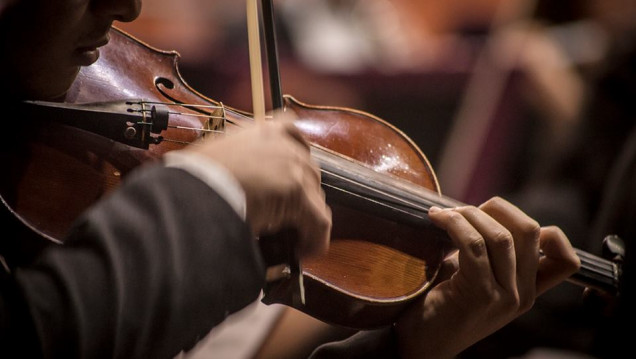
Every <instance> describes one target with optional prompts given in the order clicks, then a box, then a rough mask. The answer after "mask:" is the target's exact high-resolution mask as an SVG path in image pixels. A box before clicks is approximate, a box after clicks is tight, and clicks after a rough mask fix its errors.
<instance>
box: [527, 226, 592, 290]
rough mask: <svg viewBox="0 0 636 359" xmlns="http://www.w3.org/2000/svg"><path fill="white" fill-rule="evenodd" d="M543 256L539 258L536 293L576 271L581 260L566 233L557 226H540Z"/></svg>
mask: <svg viewBox="0 0 636 359" xmlns="http://www.w3.org/2000/svg"><path fill="white" fill-rule="evenodd" d="M539 241H540V247H541V251H542V252H543V254H544V255H543V256H542V257H541V258H540V259H539V269H538V272H537V293H538V294H541V293H544V292H545V291H546V290H548V289H550V288H552V287H554V286H555V285H557V284H559V283H561V282H562V281H563V280H565V279H567V278H568V277H569V276H571V275H572V274H574V273H576V272H577V271H578V270H579V269H580V268H581V260H580V259H579V257H578V256H577V255H576V252H575V251H574V248H572V245H571V243H570V241H569V240H568V239H567V237H566V235H565V234H564V233H563V231H561V229H559V228H558V227H554V226H550V227H544V228H541V233H540V237H539Z"/></svg>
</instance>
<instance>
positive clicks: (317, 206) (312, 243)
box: [298, 194, 332, 257]
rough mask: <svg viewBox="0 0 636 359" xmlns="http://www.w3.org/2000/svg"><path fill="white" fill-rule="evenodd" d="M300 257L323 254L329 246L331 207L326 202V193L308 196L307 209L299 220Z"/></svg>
mask: <svg viewBox="0 0 636 359" xmlns="http://www.w3.org/2000/svg"><path fill="white" fill-rule="evenodd" d="M298 225H299V228H300V230H299V235H300V245H299V248H298V255H299V256H300V257H305V256H310V255H316V254H323V253H325V252H327V250H328V248H329V240H330V238H331V225H332V218H331V209H330V208H329V206H328V205H327V204H326V203H325V199H324V195H322V196H318V195H316V194H312V195H310V196H308V197H307V204H306V206H305V211H303V213H302V214H301V218H299V220H298Z"/></svg>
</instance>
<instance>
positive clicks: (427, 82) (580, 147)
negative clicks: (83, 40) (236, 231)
mask: <svg viewBox="0 0 636 359" xmlns="http://www.w3.org/2000/svg"><path fill="white" fill-rule="evenodd" d="M274 9H275V14H276V26H277V38H278V47H279V59H280V75H281V82H282V89H283V93H285V94H289V95H292V96H294V97H295V98H297V99H298V100H300V101H302V102H305V103H309V104H315V105H328V106H343V107H349V108H354V109H357V110H362V111H366V112H369V113H371V114H374V115H376V116H378V117H380V118H382V119H384V120H386V121H388V122H389V123H391V124H393V125H395V126H396V127H398V128H399V129H401V130H402V131H404V133H406V134H407V135H408V136H409V137H410V138H411V139H413V141H415V143H416V144H417V145H419V147H420V148H421V149H422V151H423V152H424V153H425V154H426V155H427V157H428V159H429V160H430V162H431V165H432V166H433V168H434V169H435V171H436V173H437V176H438V180H439V182H440V185H441V189H442V192H443V193H444V194H445V195H448V196H451V197H453V198H455V199H458V200H460V201H463V202H465V203H468V204H479V203H481V202H483V201H484V200H486V199H488V198H490V197H491V196H493V195H499V196H503V197H505V198H508V199H510V200H511V201H513V202H514V203H517V204H518V205H519V206H520V207H522V209H524V210H526V211H527V212H529V213H530V214H531V215H533V216H535V218H537V219H539V220H540V222H541V224H545V225H549V224H557V225H559V226H561V227H562V228H563V229H564V231H565V232H566V233H567V234H568V236H569V237H570V239H571V241H572V243H573V244H574V245H575V246H576V247H578V248H581V249H584V250H587V251H590V252H592V253H595V254H600V252H601V248H600V243H601V239H602V238H598V237H592V236H591V235H590V233H591V232H592V230H591V229H592V227H593V218H594V214H595V212H596V210H597V209H598V206H599V203H600V196H601V193H602V190H603V185H604V182H605V180H606V177H607V173H608V172H609V168H610V166H611V164H612V162H613V160H614V158H615V157H616V153H617V151H618V149H619V148H620V146H621V144H622V143H623V142H624V141H625V137H626V135H627V134H628V133H629V132H630V129H631V128H632V124H633V123H634V117H633V112H632V111H633V109H632V105H631V103H632V102H633V100H631V99H633V97H631V96H630V95H631V93H632V92H633V91H634V90H633V85H632V81H631V80H632V77H631V76H632V74H631V71H630V69H631V63H630V62H629V61H628V60H626V59H630V55H631V52H632V49H633V47H634V29H633V27H634V23H635V22H634V21H633V19H634V18H636V17H635V15H636V1H632V0H559V1H549V0H446V1H439V0H274ZM117 26H118V27H120V28H122V29H124V30H126V31H128V32H130V33H131V34H133V35H135V36H137V37H138V38H140V39H142V40H143V41H145V42H147V43H149V44H150V45H152V46H154V47H157V48H159V49H164V50H176V51H177V52H178V53H179V54H180V55H181V58H180V61H179V70H180V72H181V74H182V76H183V78H184V80H185V81H186V82H187V83H188V84H190V85H191V86H192V87H193V88H194V89H196V90H197V91H199V92H200V93H202V94H204V95H206V96H208V97H210V98H212V99H214V100H217V101H221V102H223V103H224V104H225V105H227V106H230V107H234V108H237V109H240V110H245V111H251V106H252V105H251V103H252V99H251V95H250V94H251V90H250V77H249V76H250V70H249V59H248V43H247V32H246V19H245V2H244V1H236V0H216V1H209V0H144V1H143V9H142V13H141V16H140V18H139V19H138V20H137V21H135V22H133V23H131V24H117ZM266 87H267V86H266ZM266 90H268V88H266ZM602 316H603V314H602V310H600V309H599V304H598V303H597V302H594V303H592V304H590V300H588V299H586V297H585V296H583V295H582V289H581V288H580V287H578V286H575V285H573V284H570V283H565V284H563V285H562V286H560V287H558V288H557V289H554V290H552V291H550V292H548V293H546V295H544V296H543V297H541V298H540V299H539V300H538V301H537V305H536V306H535V308H534V309H533V310H531V311H530V312H529V313H527V314H526V315H524V316H522V317H521V318H519V319H518V320H517V321H515V322H514V323H513V324H511V325H510V326H508V327H507V328H505V329H502V330H501V331H500V332H498V333H497V334H495V335H493V336H492V337H490V338H488V339H486V340H484V341H483V342H481V343H479V344H477V345H475V346H474V347H473V348H471V349H469V350H468V351H467V352H466V353H464V354H463V355H462V357H465V358H473V357H474V358H477V357H489V358H512V357H522V356H528V357H530V356H532V355H535V356H536V355H539V356H538V357H544V358H546V357H560V358H566V357H572V356H570V355H574V354H573V353H577V355H580V357H584V356H585V355H590V356H591V355H594V354H595V351H596V350H597V349H596V348H595V347H594V340H593V339H594V337H595V336H596V335H597V333H596V326H597V323H598V321H599V320H602ZM293 320H296V321H299V323H301V324H299V325H300V327H303V326H306V327H307V328H309V327H312V326H313V327H315V328H318V329H316V330H315V331H314V332H313V334H312V335H314V336H313V338H318V339H308V342H311V343H314V341H315V342H319V341H324V340H325V339H326V338H337V337H342V336H346V335H348V334H349V332H347V331H339V330H337V329H333V328H331V327H329V326H323V325H321V324H320V323H315V322H313V321H312V320H311V319H308V318H302V317H301V316H298V317H296V318H295V319H293ZM309 336H310V335H308V337H309ZM312 340H313V341H312ZM314 344H315V343H314ZM288 345H291V344H289V343H288ZM309 346H310V345H309V344H308V346H307V347H309ZM307 347H304V348H303V347H302V346H301V347H300V348H299V349H295V351H294V354H293V355H292V354H289V356H288V357H302V356H303V355H306V353H307V349H306V348H307ZM266 349H267V348H266ZM536 353H541V354H536ZM193 355H194V354H193ZM197 355H200V357H202V358H203V357H206V358H207V357H211V356H210V355H212V354H210V353H207V352H205V351H203V352H201V353H199V354H197ZM260 355H261V357H267V356H268V355H267V354H263V353H261V354H260ZM272 357H274V356H272ZM277 357H278V358H283V357H285V356H284V355H283V354H281V353H278V354H277ZM577 357H579V356H577Z"/></svg>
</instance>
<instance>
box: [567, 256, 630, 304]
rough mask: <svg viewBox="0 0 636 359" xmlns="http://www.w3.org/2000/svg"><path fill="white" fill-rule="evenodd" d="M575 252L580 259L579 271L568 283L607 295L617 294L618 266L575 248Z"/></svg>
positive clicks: (619, 267) (619, 271)
mask: <svg viewBox="0 0 636 359" xmlns="http://www.w3.org/2000/svg"><path fill="white" fill-rule="evenodd" d="M575 251H576V254H577V255H578V256H579V258H580V259H581V269H579V271H578V272H577V273H574V274H573V275H572V276H571V277H570V278H569V279H568V281H569V282H571V283H574V284H577V285H580V286H583V287H588V288H592V289H596V290H599V291H601V292H605V293H608V294H612V295H615V294H617V293H618V289H619V280H620V276H621V266H620V264H619V263H616V262H613V261H610V260H607V259H605V258H601V257H598V256H596V255H594V254H591V253H587V252H585V251H582V250H580V249H576V248H575Z"/></svg>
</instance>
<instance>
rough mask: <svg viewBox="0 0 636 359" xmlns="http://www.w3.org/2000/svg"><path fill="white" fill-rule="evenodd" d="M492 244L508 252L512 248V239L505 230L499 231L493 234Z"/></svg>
mask: <svg viewBox="0 0 636 359" xmlns="http://www.w3.org/2000/svg"><path fill="white" fill-rule="evenodd" d="M492 243H493V244H494V245H495V246H497V247H498V248H501V249H505V250H509V249H512V248H514V239H513V237H512V234H511V233H510V232H509V231H506V230H500V231H497V232H496V233H495V235H494V236H493V238H492Z"/></svg>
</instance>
